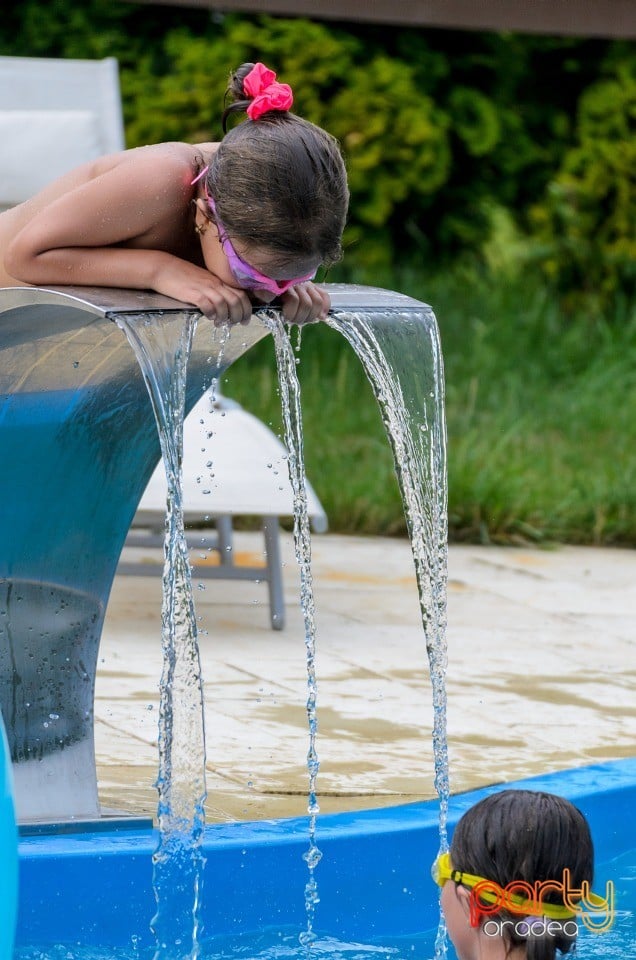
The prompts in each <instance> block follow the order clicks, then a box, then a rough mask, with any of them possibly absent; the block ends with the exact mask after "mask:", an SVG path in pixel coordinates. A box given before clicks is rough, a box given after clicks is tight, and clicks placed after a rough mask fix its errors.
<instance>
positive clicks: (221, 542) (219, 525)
mask: <svg viewBox="0 0 636 960" xmlns="http://www.w3.org/2000/svg"><path fill="white" fill-rule="evenodd" d="M214 522H215V525H216V534H217V543H218V551H219V562H220V564H221V566H222V567H231V566H232V564H233V563H234V543H233V539H232V517H230V516H228V515H227V514H225V515H222V516H220V517H215V518H214Z"/></svg>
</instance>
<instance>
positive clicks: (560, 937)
mask: <svg viewBox="0 0 636 960" xmlns="http://www.w3.org/2000/svg"><path fill="white" fill-rule="evenodd" d="M450 856H451V863H452V865H453V868H454V869H456V870H463V871H464V872H466V873H472V874H474V875H476V876H480V877H484V879H487V880H493V881H494V882H495V883H497V884H499V886H501V887H505V886H506V885H507V884H509V883H512V882H513V881H515V880H524V881H526V882H527V883H529V884H531V885H533V884H534V883H536V881H538V880H540V881H543V880H561V879H562V877H563V871H564V869H566V868H568V869H569V870H570V875H571V882H572V885H573V886H574V887H577V888H579V889H580V887H581V884H582V882H583V881H584V880H587V881H588V883H590V884H591V882H592V875H593V872H594V848H593V845H592V837H591V835H590V828H589V826H588V824H587V820H586V819H585V817H584V816H583V814H582V813H581V811H580V810H578V809H577V807H575V806H574V805H573V804H572V803H570V801H569V800H565V799H564V798H563V797H557V796H555V795H554V794H551V793H541V792H535V791H533V790H503V791H502V792H501V793H495V794H492V795H491V796H489V797H486V798H485V799H484V800H481V801H480V802H479V803H477V804H475V806H474V807H471V808H470V810H468V811H467V812H466V813H465V814H464V815H463V817H462V818H461V819H460V821H459V823H458V824H457V826H456V828H455V832H454V834H453V840H452V843H451V848H450ZM545 901H546V902H548V901H549V902H551V903H563V901H562V900H560V899H559V897H558V895H557V893H556V892H554V893H552V892H549V893H546V896H545ZM496 916H497V918H498V919H504V920H512V921H515V922H513V923H509V924H506V926H505V927H504V931H503V936H504V938H505V939H506V940H507V942H508V944H509V949H512V948H513V947H515V946H518V945H519V944H521V943H525V944H526V949H527V954H526V956H527V958H528V960H553V958H554V957H555V956H556V951H557V950H560V951H561V953H568V952H569V951H570V949H571V948H572V947H573V946H575V944H576V934H574V936H570V935H568V933H567V932H565V930H563V929H562V930H559V931H557V933H556V935H553V934H552V933H550V932H549V930H548V925H547V924H546V925H544V929H543V930H542V932H539V933H538V934H536V935H535V933H534V931H533V932H532V935H530V936H528V937H524V936H521V935H519V934H518V933H517V930H516V927H517V925H518V924H517V923H516V922H518V921H519V920H521V917H520V916H519V914H512V913H509V912H508V911H506V910H501V911H499V913H497V914H496ZM524 926H525V925H524ZM563 927H565V924H563Z"/></svg>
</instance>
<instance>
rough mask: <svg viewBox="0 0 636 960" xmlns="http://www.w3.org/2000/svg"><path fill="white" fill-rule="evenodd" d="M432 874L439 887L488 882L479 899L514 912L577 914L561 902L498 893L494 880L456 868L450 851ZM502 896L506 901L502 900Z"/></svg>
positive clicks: (553, 917)
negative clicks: (452, 883)
mask: <svg viewBox="0 0 636 960" xmlns="http://www.w3.org/2000/svg"><path fill="white" fill-rule="evenodd" d="M431 876H432V877H433V880H434V881H435V883H436V884H437V886H438V887H443V886H444V884H445V883H446V881H447V880H453V881H454V883H461V884H462V886H464V887H468V888H469V890H472V888H473V887H476V886H477V885H478V884H480V883H484V884H486V883H487V884H488V885H489V887H490V889H488V887H487V888H486V889H484V890H479V891H478V896H479V899H480V900H482V901H483V902H484V903H488V904H495V903H500V904H501V906H502V908H503V907H504V906H505V907H506V908H507V909H509V910H512V911H513V912H514V913H517V912H518V913H528V914H530V915H535V916H538V915H541V916H543V917H548V918H549V919H551V920H570V919H571V918H572V917H575V916H576V913H573V912H572V910H568V908H567V907H565V906H563V905H562V904H559V903H545V902H544V901H541V903H540V905H539V904H538V903H537V901H536V900H535V899H534V898H533V897H522V896H520V895H519V894H515V893H509V892H508V891H507V890H504V889H503V888H502V889H501V894H498V893H497V892H496V891H495V890H493V889H492V886H495V887H496V886H497V884H495V883H494V881H490V880H486V878H485V877H477V876H475V875H474V874H472V873H464V871H463V870H454V869H453V867H452V866H451V860H450V853H448V852H447V853H440V855H439V856H438V857H437V859H436V860H435V863H434V864H433V866H432V867H431ZM502 898H503V899H504V900H505V902H502ZM590 898H594V899H598V901H599V902H604V901H601V898H600V897H598V898H597V896H596V894H590Z"/></svg>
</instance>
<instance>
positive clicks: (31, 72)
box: [0, 57, 124, 209]
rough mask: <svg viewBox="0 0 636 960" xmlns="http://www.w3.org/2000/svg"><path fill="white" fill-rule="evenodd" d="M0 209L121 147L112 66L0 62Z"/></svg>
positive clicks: (87, 62)
mask: <svg viewBox="0 0 636 960" xmlns="http://www.w3.org/2000/svg"><path fill="white" fill-rule="evenodd" d="M0 143H2V150H0V209H6V208H7V207H11V206H14V205H15V204H17V203H22V201H24V200H28V198H29V197H32V196H33V194H35V193H37V191H38V190H40V189H41V188H42V187H44V186H46V184H47V183H50V182H51V181H52V180H54V179H55V178H56V177H58V176H61V175H62V174H64V173H67V172H68V171H69V170H72V169H73V167H76V166H78V165H79V164H81V163H84V162H85V161H88V160H94V159H95V158H96V157H99V156H101V155H103V154H105V153H113V152H115V151H117V150H123V148H124V125H123V120H122V109H121V97H120V90H119V73H118V65H117V60H115V59H114V57H108V58H106V59H105V60H63V59H59V60H58V59H51V58H47V57H0Z"/></svg>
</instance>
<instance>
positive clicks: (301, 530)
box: [261, 311, 322, 956]
mask: <svg viewBox="0 0 636 960" xmlns="http://www.w3.org/2000/svg"><path fill="white" fill-rule="evenodd" d="M261 318H262V319H263V322H264V323H266V324H267V326H268V327H269V329H270V330H271V332H272V336H273V338H274V346H275V352H276V366H277V369H278V382H279V388H280V399H281V408H282V415H283V426H284V432H285V445H286V447H287V452H288V460H287V463H288V468H289V479H290V483H291V488H292V494H293V502H294V545H295V553H296V561H297V563H298V566H299V568H300V605H301V609H302V614H303V622H304V626H305V651H306V658H307V721H308V727H309V746H308V750H307V770H308V773H309V788H308V803H307V811H308V813H309V846H308V849H307V851H306V853H305V854H304V855H303V856H304V859H305V861H306V863H307V869H308V872H309V877H308V880H307V883H306V885H305V913H306V918H307V926H306V929H305V930H304V931H303V932H302V933H301V934H300V938H299V939H300V943H301V945H302V946H303V947H304V948H305V951H306V955H307V956H309V955H310V953H311V948H312V945H313V944H314V943H315V941H316V934H315V932H314V919H315V912H316V906H317V904H318V903H319V902H320V897H319V894H318V884H317V882H316V877H315V870H316V867H317V866H318V864H319V862H320V859H321V857H322V853H321V851H320V850H319V848H318V846H317V844H316V818H317V815H318V813H319V812H320V806H319V804H318V795H317V786H316V784H317V777H318V771H319V769H320V760H319V758H318V751H317V748H316V737H317V733H318V719H317V711H316V704H317V695H318V683H317V680H316V615H315V603H314V591H313V579H312V573H311V534H310V530H309V513H308V508H307V489H306V486H305V464H304V458H303V433H302V413H301V408H300V384H299V382H298V375H297V373H296V362H297V358H296V357H295V355H294V349H293V347H292V345H291V343H290V341H289V338H288V336H287V333H286V331H285V327H284V326H283V322H282V320H281V319H280V316H279V315H278V313H275V312H273V311H272V312H268V313H267V314H266V315H264V316H263V315H262V317H261Z"/></svg>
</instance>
